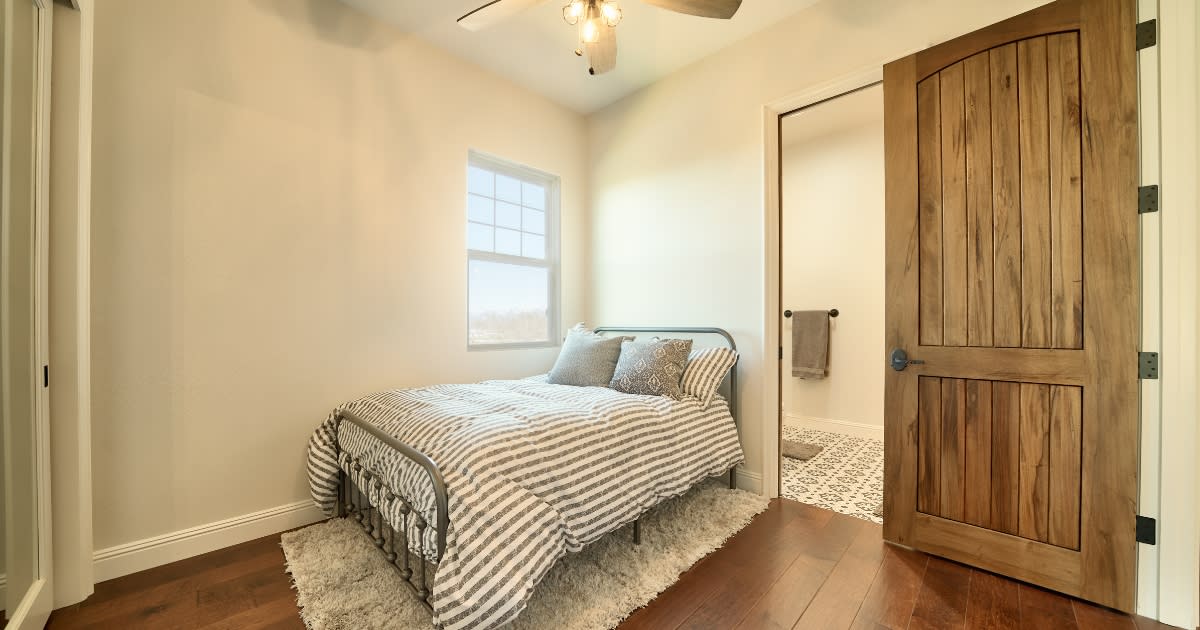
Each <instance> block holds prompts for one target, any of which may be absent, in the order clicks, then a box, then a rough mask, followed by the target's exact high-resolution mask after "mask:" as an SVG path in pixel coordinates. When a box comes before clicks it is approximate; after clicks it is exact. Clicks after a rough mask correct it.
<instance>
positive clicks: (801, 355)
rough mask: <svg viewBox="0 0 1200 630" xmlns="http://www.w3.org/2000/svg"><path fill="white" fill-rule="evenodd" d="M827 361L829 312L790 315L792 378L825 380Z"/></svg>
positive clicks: (797, 312) (805, 312) (801, 312)
mask: <svg viewBox="0 0 1200 630" xmlns="http://www.w3.org/2000/svg"><path fill="white" fill-rule="evenodd" d="M828 361H829V311H796V312H795V313H792V376H794V377H796V378H803V379H812V380H819V379H823V378H825V369H826V367H827V366H828Z"/></svg>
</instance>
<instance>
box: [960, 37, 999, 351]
mask: <svg viewBox="0 0 1200 630" xmlns="http://www.w3.org/2000/svg"><path fill="white" fill-rule="evenodd" d="M990 83H991V62H990V55H988V54H983V55H975V56H973V57H970V58H968V59H967V60H966V61H965V62H963V93H964V95H965V98H966V111H965V112H964V126H965V132H966V133H965V146H966V189H967V192H966V196H967V213H966V219H967V234H966V241H967V254H966V255H967V265H966V276H967V344H966V345H968V346H980V347H985V348H988V347H991V346H992V345H993V343H994V340H993V325H992V315H993V312H994V310H995V309H994V306H993V304H992V295H993V294H994V293H995V290H994V288H993V283H994V280H993V271H992V269H993V264H994V259H995V253H994V251H993V247H992V232H993V230H994V227H993V222H994V219H993V216H992V101H991V84H990Z"/></svg>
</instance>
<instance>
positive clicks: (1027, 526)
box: [1017, 383, 1050, 542]
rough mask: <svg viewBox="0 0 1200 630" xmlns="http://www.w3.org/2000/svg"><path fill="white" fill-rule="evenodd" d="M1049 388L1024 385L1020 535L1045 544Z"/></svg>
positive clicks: (1048, 497)
mask: <svg viewBox="0 0 1200 630" xmlns="http://www.w3.org/2000/svg"><path fill="white" fill-rule="evenodd" d="M1049 460H1050V386H1049V385H1039V384H1034V383H1021V468H1020V470H1021V474H1020V482H1019V484H1018V487H1019V492H1020V495H1019V499H1018V512H1017V533H1018V534H1019V535H1020V536H1023V537H1025V538H1029V539H1032V540H1037V541H1041V542H1046V540H1047V539H1048V538H1049V536H1048V533H1049V532H1048V530H1049V527H1050V496H1049V491H1050V479H1049V472H1050V461H1049Z"/></svg>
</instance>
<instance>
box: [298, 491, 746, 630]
mask: <svg viewBox="0 0 1200 630" xmlns="http://www.w3.org/2000/svg"><path fill="white" fill-rule="evenodd" d="M766 508H767V500H766V499H764V498H762V497H760V496H758V495H756V494H753V493H750V492H745V491H742V490H729V489H728V488H727V487H725V486H723V484H721V483H718V482H715V481H706V482H704V483H702V484H700V485H699V486H697V487H696V488H694V489H693V490H692V491H690V492H688V493H687V494H685V495H684V496H682V497H679V498H676V499H671V500H669V501H666V502H664V503H662V504H660V505H659V506H658V507H656V508H654V509H653V510H651V511H650V512H649V513H647V514H646V515H645V516H643V517H642V544H641V545H634V544H633V533H632V532H633V529H632V526H629V525H626V526H625V527H623V528H621V529H619V530H617V531H615V532H613V533H611V534H609V535H608V536H605V537H604V538H602V539H600V540H599V541H597V542H596V543H594V544H592V545H591V546H589V547H587V548H586V549H584V550H583V551H581V552H580V553H576V554H568V555H567V556H566V557H565V558H563V559H562V560H560V561H559V562H558V564H556V565H555V566H554V568H553V569H551V571H550V573H549V574H548V575H547V576H546V578H545V579H544V580H542V582H541V584H539V585H538V587H537V590H536V591H534V593H533V596H532V597H531V598H530V600H529V605H528V608H526V609H525V611H524V612H522V613H521V616H520V617H518V618H517V620H516V622H515V623H514V624H513V626H512V627H513V628H531V629H533V628H537V629H542V628H555V629H563V630H568V629H572V630H573V629H578V630H583V629H592V628H595V629H606V628H613V627H616V625H617V624H619V623H620V622H621V620H622V619H624V618H625V617H626V616H628V615H629V613H631V612H633V611H634V610H637V609H638V608H640V607H641V606H643V605H645V604H646V603H648V602H649V601H650V600H652V599H654V596H655V595H658V594H659V593H661V592H662V591H663V590H665V589H666V588H667V587H668V586H670V585H671V584H674V583H675V580H677V579H678V578H679V574H681V573H683V572H684V571H686V570H687V569H688V567H690V566H692V565H693V564H695V563H696V561H697V560H700V559H701V558H703V557H704V556H706V555H708V554H709V553H711V552H712V551H714V550H716V549H718V548H720V547H721V546H722V545H723V544H724V543H725V541H726V540H728V539H729V537H730V536H733V535H734V534H736V533H737V532H738V531H739V530H741V529H742V528H743V527H745V526H746V525H747V524H749V523H750V520H751V519H753V518H754V516H755V515H756V514H758V513H759V512H762V511H763V510H765V509H766ZM283 553H284V556H285V557H286V558H287V570H288V572H289V573H291V574H292V581H293V583H294V586H295V589H296V592H297V595H296V599H297V603H298V604H299V606H300V609H301V610H300V617H301V618H302V619H303V620H304V623H305V624H306V625H307V626H308V627H309V628H312V629H313V630H342V629H350V628H356V629H357V628H395V629H398V630H408V629H414V630H415V629H425V628H429V627H430V626H431V624H430V616H429V613H428V612H426V611H425V609H424V608H423V607H422V606H421V605H420V604H418V603H417V600H416V598H415V597H414V596H413V595H412V593H411V592H410V591H409V589H408V588H407V587H406V586H405V585H404V582H403V581H402V580H401V579H400V575H399V573H398V572H397V571H396V569H395V568H393V567H392V566H391V565H390V564H388V562H387V560H386V559H385V558H384V557H383V554H382V553H380V551H379V550H378V549H376V548H375V545H374V544H373V543H372V542H371V541H370V539H368V538H367V536H366V534H365V533H363V531H362V527H361V526H359V525H358V524H357V523H354V522H350V521H347V520H345V519H333V520H330V521H326V522H323V523H318V524H316V525H312V526H309V527H306V528H304V529H301V530H299V531H294V532H289V533H286V534H284V535H283Z"/></svg>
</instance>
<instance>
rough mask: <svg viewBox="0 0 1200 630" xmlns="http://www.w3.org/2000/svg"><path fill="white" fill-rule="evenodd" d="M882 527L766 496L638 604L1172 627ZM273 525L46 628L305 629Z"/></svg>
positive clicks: (644, 613) (673, 614) (887, 622)
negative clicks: (933, 550) (926, 547)
mask: <svg viewBox="0 0 1200 630" xmlns="http://www.w3.org/2000/svg"><path fill="white" fill-rule="evenodd" d="M880 532H881V530H880V528H879V526H878V525H873V524H871V523H867V522H866V521H861V520H858V519H855V518H851V517H848V516H843V515H841V514H836V513H833V512H829V511H827V510H822V509H818V508H814V507H811V506H807V505H802V504H799V503H795V502H793V501H787V500H782V501H781V500H776V501H774V502H772V504H771V507H770V509H768V510H767V511H766V512H764V513H763V514H761V515H759V517H758V518H756V519H755V520H754V522H753V523H751V524H750V525H749V526H748V527H746V529H744V530H742V532H741V533H739V534H738V535H737V536H735V537H734V538H733V539H731V540H730V541H729V543H728V544H727V545H726V546H725V547H724V548H722V549H720V550H718V551H717V552H715V553H713V554H712V555H710V556H709V557H707V558H705V559H703V560H701V561H700V562H699V563H697V564H696V566H694V567H692V568H691V569H690V570H689V571H688V572H687V573H685V574H683V575H682V576H681V577H680V578H679V581H678V582H676V583H675V585H674V586H672V587H671V588H670V589H668V590H667V591H666V592H664V593H663V594H662V595H660V596H659V597H658V598H657V599H655V600H654V601H653V602H651V603H650V604H649V605H648V606H646V607H645V608H642V609H640V610H638V611H637V612H635V613H634V614H633V615H631V616H630V618H629V619H628V620H626V622H625V623H624V624H623V625H622V626H621V628H622V630H633V629H640V628H648V629H653V630H665V629H668V628H703V629H717V628H746V629H751V628H753V629H759V628H812V629H818V630H826V629H837V628H899V629H903V628H913V629H918V628H987V629H999V628H1021V629H1023V630H1024V629H1038V628H1054V629H1059V628H1085V629H1088V630H1093V629H1094V630H1107V629H1110V628H1124V629H1129V630H1146V629H1149V628H1169V627H1170V626H1165V625H1162V624H1159V623H1158V622H1155V621H1151V620H1148V619H1145V618H1139V617H1129V616H1126V615H1122V614H1120V613H1117V612H1114V611H1111V610H1107V609H1104V608H1098V607H1096V606H1092V605H1090V604H1087V603H1084V602H1081V601H1078V600H1072V599H1070V598H1067V597H1063V596H1061V595H1058V594H1055V593H1051V592H1049V591H1046V590H1043V589H1040V588H1036V587H1032V586H1028V585H1026V584H1020V583H1017V582H1013V581H1011V580H1008V579H1005V578H1002V577H998V576H995V575H992V574H990V573H985V572H982V571H977V570H974V569H971V568H969V567H966V566H963V565H960V564H956V563H953V562H948V561H946V560H942V559H940V558H935V557H931V556H927V555H925V554H922V553H918V552H915V551H911V550H907V549H900V548H896V547H892V546H889V545H885V544H884V543H883V542H882V540H881V538H880V536H881V533H880ZM283 566H284V565H283V552H282V551H281V550H280V547H279V536H278V535H275V536H268V537H266V538H260V539H258V540H254V541H251V542H247V543H243V544H241V545H237V546H234V547H229V548H227V549H221V550H218V551H214V552H212V553H208V554H205V555H202V556H198V557H195V558H190V559H188V560H182V561H180V562H176V563H173V564H169V565H166V566H162V567H157V568H155V569H150V570H148V571H143V572H141V573H136V574H133V575H129V576H126V577H122V578H118V579H115V580H110V581H108V582H102V583H100V584H97V585H96V592H95V594H94V595H92V597H90V598H89V599H88V600H87V601H85V602H83V603H82V604H78V605H75V606H70V607H67V608H64V609H61V610H57V611H55V612H54V615H53V616H51V618H50V623H49V625H48V626H47V627H48V628H53V629H56V630H57V629H64V628H172V629H174V628H205V629H217V628H230V629H233V628H303V627H304V624H303V623H301V621H300V617H299V615H298V614H297V610H296V603H295V593H294V592H293V591H292V590H291V581H290V578H289V577H288V575H287V574H286V573H285V572H284V568H283Z"/></svg>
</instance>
